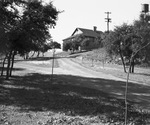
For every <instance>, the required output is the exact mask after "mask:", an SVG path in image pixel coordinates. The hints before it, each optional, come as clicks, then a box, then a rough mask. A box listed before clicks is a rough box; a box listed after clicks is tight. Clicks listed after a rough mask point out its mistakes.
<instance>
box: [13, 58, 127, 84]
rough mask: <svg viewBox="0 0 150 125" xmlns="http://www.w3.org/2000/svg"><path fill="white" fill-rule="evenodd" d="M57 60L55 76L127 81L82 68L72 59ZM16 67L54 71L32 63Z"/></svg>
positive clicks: (18, 64)
mask: <svg viewBox="0 0 150 125" xmlns="http://www.w3.org/2000/svg"><path fill="white" fill-rule="evenodd" d="M56 60H57V61H58V64H59V67H58V68H54V74H63V75H73V76H81V77H89V78H102V79H109V80H110V79H111V80H116V81H125V80H124V79H121V78H117V77H115V76H113V75H111V74H104V73H102V72H97V71H94V70H91V69H88V68H85V67H83V66H81V65H80V64H78V63H75V62H73V61H71V59H70V58H59V59H56ZM15 67H16V68H26V69H28V70H32V71H34V72H38V73H43V74H51V71H52V70H51V67H47V68H45V67H38V66H34V65H30V63H21V62H18V63H16V65H15Z"/></svg>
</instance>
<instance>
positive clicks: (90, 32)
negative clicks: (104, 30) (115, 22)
mask: <svg viewBox="0 0 150 125" xmlns="http://www.w3.org/2000/svg"><path fill="white" fill-rule="evenodd" d="M76 29H79V30H81V31H82V32H83V35H84V36H89V37H100V33H99V32H101V31H96V32H95V31H94V30H91V29H85V28H76ZM72 35H73V34H72Z"/></svg>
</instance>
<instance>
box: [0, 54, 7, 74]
mask: <svg viewBox="0 0 150 125" xmlns="http://www.w3.org/2000/svg"><path fill="white" fill-rule="evenodd" d="M7 56H8V54H6V56H5V58H4V60H3V67H2V71H1V76H3V73H4V66H5V61H6V58H7Z"/></svg>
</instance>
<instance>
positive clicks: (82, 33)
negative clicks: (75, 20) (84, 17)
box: [63, 26, 103, 46]
mask: <svg viewBox="0 0 150 125" xmlns="http://www.w3.org/2000/svg"><path fill="white" fill-rule="evenodd" d="M102 34H103V32H102V31H98V30H97V27H96V26H94V27H93V29H85V28H76V29H75V30H74V32H73V33H72V35H71V36H70V37H68V38H65V39H63V45H64V44H65V43H68V42H73V41H74V40H75V39H76V38H77V37H78V38H79V37H82V38H83V37H84V38H86V39H89V41H90V43H91V44H93V43H94V42H95V41H96V40H97V41H98V40H99V41H100V40H101V38H102ZM89 46H91V45H89Z"/></svg>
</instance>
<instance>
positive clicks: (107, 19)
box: [105, 12, 111, 33]
mask: <svg viewBox="0 0 150 125" xmlns="http://www.w3.org/2000/svg"><path fill="white" fill-rule="evenodd" d="M105 14H107V18H105V19H106V22H107V32H108V33H109V23H111V18H109V14H111V12H105Z"/></svg>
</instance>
